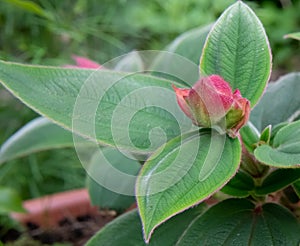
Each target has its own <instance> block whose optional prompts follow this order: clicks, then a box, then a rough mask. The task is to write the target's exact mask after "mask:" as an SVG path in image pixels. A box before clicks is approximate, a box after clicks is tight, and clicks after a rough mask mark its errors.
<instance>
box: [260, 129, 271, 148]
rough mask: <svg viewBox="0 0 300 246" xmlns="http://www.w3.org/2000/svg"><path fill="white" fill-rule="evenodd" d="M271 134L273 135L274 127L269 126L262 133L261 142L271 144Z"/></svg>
mask: <svg viewBox="0 0 300 246" xmlns="http://www.w3.org/2000/svg"><path fill="white" fill-rule="evenodd" d="M271 134H272V126H271V125H269V126H267V127H266V128H265V129H264V130H263V131H262V133H261V135H260V138H259V141H260V142H264V143H266V144H269V143H270V139H271Z"/></svg>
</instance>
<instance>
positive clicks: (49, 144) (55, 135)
mask: <svg viewBox="0 0 300 246" xmlns="http://www.w3.org/2000/svg"><path fill="white" fill-rule="evenodd" d="M73 146H74V144H73V137H72V133H71V132H70V131H67V130H65V129H63V128H61V127H60V126H58V125H56V124H54V123H52V122H51V121H49V120H48V119H45V118H42V117H40V118H37V119H34V120H32V121H31V122H29V123H28V124H26V125H25V126H23V127H22V128H21V129H20V130H18V131H17V132H16V133H15V134H14V135H12V136H11V137H10V138H9V139H8V140H7V141H6V142H4V143H3V145H2V146H1V148H0V163H3V162H6V161H9V160H12V159H15V158H19V157H22V156H25V155H29V154H32V153H35V152H39V151H43V150H47V149H53V148H65V147H73Z"/></svg>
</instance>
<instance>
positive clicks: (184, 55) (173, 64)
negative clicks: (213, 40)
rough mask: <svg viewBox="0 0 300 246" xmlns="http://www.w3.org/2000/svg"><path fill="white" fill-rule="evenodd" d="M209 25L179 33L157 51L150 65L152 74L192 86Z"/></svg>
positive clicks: (195, 79) (195, 78)
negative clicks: (163, 47)
mask: <svg viewBox="0 0 300 246" xmlns="http://www.w3.org/2000/svg"><path fill="white" fill-rule="evenodd" d="M210 28H211V25H209V26H205V27H200V28H195V29H193V30H190V31H188V32H186V33H183V34H181V35H180V36H179V37H177V38H176V39H175V40H174V41H173V42H172V43H171V44H169V45H168V46H167V47H166V49H165V50H166V51H164V52H159V53H158V54H157V56H156V57H155V59H154V61H153V63H152V64H151V66H150V70H151V71H152V74H154V75H156V76H160V77H163V78H168V79H170V80H175V81H178V82H180V83H181V84H182V85H185V86H192V85H194V84H195V82H196V81H197V80H198V79H199V66H198V65H199V60H200V56H201V53H202V48H203V46H204V42H205V39H206V37H207V34H208V32H209V30H210Z"/></svg>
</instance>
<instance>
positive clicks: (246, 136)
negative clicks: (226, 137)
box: [240, 121, 259, 153]
mask: <svg viewBox="0 0 300 246" xmlns="http://www.w3.org/2000/svg"><path fill="white" fill-rule="evenodd" d="M240 134H241V137H242V140H243V144H244V145H245V147H246V148H247V150H248V151H250V152H251V153H252V152H253V151H254V149H255V148H256V144H257V143H258V142H259V132H258V130H257V129H256V128H255V126H254V125H253V124H252V123H251V122H250V121H248V123H247V124H246V125H245V126H244V127H243V128H242V129H241V130H240Z"/></svg>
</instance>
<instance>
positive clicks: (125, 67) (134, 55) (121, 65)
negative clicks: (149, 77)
mask: <svg viewBox="0 0 300 246" xmlns="http://www.w3.org/2000/svg"><path fill="white" fill-rule="evenodd" d="M104 65H105V66H106V64H104ZM114 70H117V71H123V72H140V71H144V64H143V60H142V58H141V56H140V55H139V52H137V51H132V52H130V53H128V54H126V55H125V56H121V60H118V63H117V64H116V65H115V66H114Z"/></svg>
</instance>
